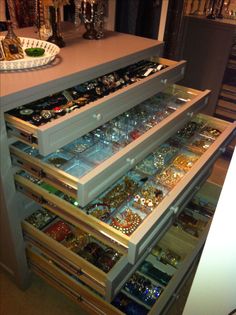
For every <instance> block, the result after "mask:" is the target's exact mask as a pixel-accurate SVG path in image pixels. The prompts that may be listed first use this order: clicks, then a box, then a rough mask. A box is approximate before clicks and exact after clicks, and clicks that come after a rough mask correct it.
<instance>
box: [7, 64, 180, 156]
mask: <svg viewBox="0 0 236 315" xmlns="http://www.w3.org/2000/svg"><path fill="white" fill-rule="evenodd" d="M160 61H161V62H162V64H164V65H167V66H168V67H167V68H165V69H163V70H161V71H160V72H157V73H155V74H153V75H152V76H150V77H147V78H145V79H143V80H141V81H138V82H136V83H134V84H132V85H130V86H127V87H124V88H123V89H121V90H118V91H116V92H114V93H112V94H110V95H108V96H105V97H103V98H101V99H99V100H97V101H95V102H91V103H89V104H87V105H86V106H84V107H82V108H80V109H78V110H75V111H73V112H71V113H69V114H67V115H65V116H62V117H60V118H58V119H56V120H54V121H52V122H49V123H47V124H45V125H43V126H40V127H35V126H33V125H32V124H29V123H27V122H24V121H23V120H21V119H19V118H15V117H13V116H11V115H9V114H5V119H6V121H7V125H8V130H9V134H12V135H14V136H15V137H17V138H18V139H20V140H21V141H24V142H26V143H28V144H30V145H33V146H38V149H39V151H40V154H42V155H47V154H50V153H52V152H54V151H55V150H57V149H58V148H60V147H62V146H63V145H66V144H67V143H69V142H71V141H73V140H75V139H77V138H78V137H80V136H82V135H84V134H86V133H88V132H89V131H91V130H93V129H95V128H97V127H98V126H100V125H102V124H104V123H105V122H107V121H108V120H110V119H112V118H114V117H116V116H117V115H119V114H121V113H123V112H124V111H126V110H128V109H130V108H132V107H133V106H135V105H136V104H137V103H140V102H142V101H144V100H145V99H147V98H149V97H151V96H153V95H154V94H156V93H157V92H158V91H161V90H163V89H164V88H165V87H166V85H167V84H170V83H174V82H176V81H177V80H180V79H182V78H183V74H184V66H185V62H183V61H181V62H173V61H170V60H167V59H160Z"/></svg>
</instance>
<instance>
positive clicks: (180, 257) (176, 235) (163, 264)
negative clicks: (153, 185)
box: [27, 183, 219, 315]
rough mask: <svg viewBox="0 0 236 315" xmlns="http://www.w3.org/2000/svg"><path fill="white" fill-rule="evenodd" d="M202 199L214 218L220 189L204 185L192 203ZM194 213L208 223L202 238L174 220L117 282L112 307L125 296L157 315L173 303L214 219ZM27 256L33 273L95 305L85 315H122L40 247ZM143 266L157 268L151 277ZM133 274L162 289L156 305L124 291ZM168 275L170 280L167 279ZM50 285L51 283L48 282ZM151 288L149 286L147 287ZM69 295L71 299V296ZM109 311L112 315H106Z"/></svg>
mask: <svg viewBox="0 0 236 315" xmlns="http://www.w3.org/2000/svg"><path fill="white" fill-rule="evenodd" d="M206 189H207V190H209V192H210V196H209V204H207V202H208V195H207V193H206ZM201 198H203V199H202V200H204V204H205V207H206V209H209V208H211V210H212V215H213V213H214V208H215V205H216V203H217V199H218V198H219V187H215V185H212V184H210V183H206V184H204V185H203V187H202V188H201V189H200V191H199V192H198V193H197V194H196V195H195V196H194V199H193V200H195V201H194V202H196V203H195V205H196V204H198V205H201V202H199V201H198V200H201ZM189 207H191V206H188V205H187V207H186V208H184V209H183V208H182V210H181V211H185V209H190V208H189ZM195 207H196V206H194V207H193V208H192V209H195ZM188 211H189V210H188ZM193 213H194V214H193V217H194V218H195V219H196V218H197V219H198V220H200V221H201V222H203V221H202V220H204V222H205V223H204V225H201V224H200V225H199V224H197V226H198V228H199V229H200V230H199V231H201V232H200V234H198V235H197V236H193V235H192V233H191V232H189V231H188V230H186V231H185V230H183V229H182V228H178V227H177V225H176V223H175V220H174V221H173V225H171V227H169V229H168V230H167V231H166V232H165V233H164V234H163V235H162V237H161V238H160V239H159V240H158V241H154V242H153V244H151V247H150V249H149V250H148V251H146V252H145V253H144V255H143V257H141V258H140V259H139V261H137V263H136V265H135V266H130V269H129V270H127V271H126V275H125V277H124V279H123V278H121V277H119V278H118V279H117V280H118V282H117V287H116V290H115V292H114V296H113V299H112V300H113V302H112V303H113V304H115V302H114V301H119V295H120V294H122V295H123V296H125V297H126V298H128V299H129V300H131V301H133V302H136V303H138V304H139V305H141V307H144V308H145V309H146V314H149V315H151V314H155V315H158V314H162V313H163V311H164V310H165V309H166V308H167V306H168V305H169V303H170V302H171V301H172V300H173V299H174V297H175V295H176V294H177V292H178V290H179V288H180V287H181V286H182V285H183V283H184V281H185V278H186V276H187V275H188V273H189V272H190V271H191V268H192V266H193V265H194V263H195V262H196V259H197V257H198V256H199V253H200V252H201V249H202V247H203V245H204V242H205V239H206V237H207V233H208V230H209V227H210V224H211V218H210V217H208V216H207V215H206V216H205V215H203V213H204V212H202V213H200V212H199V211H195V210H193ZM176 220H177V219H176ZM165 252H169V254H170V255H171V257H172V258H173V259H174V260H173V259H172V260H168V259H170V256H165V255H163V253H165ZM27 253H28V258H29V262H30V265H31V268H32V270H33V271H34V272H36V273H37V274H39V275H40V276H42V277H43V278H44V279H46V280H47V279H51V280H53V282H54V283H57V284H59V283H60V284H62V287H64V290H62V292H64V293H66V294H67V293H68V292H67V290H65V289H70V290H71V291H70V292H73V294H72V296H74V295H76V296H77V299H78V296H79V302H80V303H81V302H82V301H84V302H85V303H86V301H87V300H88V301H92V302H93V303H92V308H91V309H90V304H88V305H86V304H85V305H84V306H85V310H86V311H88V312H90V311H91V310H92V311H94V313H95V314H96V313H97V312H98V314H100V313H99V311H100V312H104V313H102V314H123V313H122V312H120V311H119V310H118V309H116V308H115V307H114V306H113V305H111V304H109V303H108V302H105V301H104V300H101V299H99V298H98V297H97V296H96V295H95V294H94V293H93V292H91V291H90V290H89V289H88V288H87V287H84V286H83V284H79V283H78V282H77V281H76V279H77V278H78V277H77V275H76V276H75V275H74V274H73V273H71V271H70V270H66V269H65V268H64V266H60V264H58V263H57V262H56V261H54V260H51V257H50V256H48V253H47V252H45V251H44V249H41V248H40V247H38V246H37V245H30V244H28V246H27ZM143 263H146V264H147V263H148V264H149V266H152V267H151V268H153V267H154V269H153V271H152V273H150V270H151V269H148V268H145V269H143V267H142V266H143ZM157 270H159V271H161V273H159V272H157V273H156V271H157ZM43 271H44V273H43ZM134 273H135V274H136V275H137V276H139V277H145V279H146V280H149V281H151V283H152V285H155V286H158V287H159V288H160V287H161V288H162V291H161V294H160V296H159V297H158V298H157V300H156V302H155V303H154V304H153V305H149V304H146V303H145V302H144V301H142V300H140V299H139V298H138V297H137V296H134V295H133V294H132V291H129V290H128V291H127V289H125V287H126V288H129V286H126V285H125V282H126V283H128V282H129V279H130V278H132V277H133V274H134ZM45 275H47V276H48V278H47V277H45ZM154 275H155V276H154ZM167 275H168V278H166V276H167ZM49 276H50V277H49ZM71 276H73V279H72V277H71ZM121 279H122V280H121ZM158 279H159V280H158ZM136 281H137V280H136ZM163 281H164V282H163ZM49 283H51V281H49ZM131 283H132V282H131ZM51 284H52V283H51ZM149 285H150V283H149V284H148V286H149ZM57 288H59V289H61V286H58V287H57ZM67 295H68V296H70V297H71V294H67ZM90 295H91V296H90ZM118 304H119V303H118ZM108 311H109V312H112V313H107V312H108ZM137 314H139V313H137Z"/></svg>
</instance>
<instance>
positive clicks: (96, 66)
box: [0, 24, 162, 110]
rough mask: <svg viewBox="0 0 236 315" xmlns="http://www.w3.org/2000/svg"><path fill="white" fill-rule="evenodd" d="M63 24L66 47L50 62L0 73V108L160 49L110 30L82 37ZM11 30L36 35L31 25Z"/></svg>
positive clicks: (153, 43) (152, 42) (155, 43)
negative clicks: (97, 37) (93, 37)
mask: <svg viewBox="0 0 236 315" xmlns="http://www.w3.org/2000/svg"><path fill="white" fill-rule="evenodd" d="M66 27H67V31H66V32H64V33H63V38H64V40H65V43H66V47H64V48H61V50H60V53H59V55H58V57H57V58H56V59H55V60H54V61H53V62H52V64H50V65H48V66H44V67H39V68H34V69H29V70H17V71H9V72H7V71H2V72H1V73H0V93H1V94H0V95H1V106H0V108H1V107H4V109H5V110H6V109H10V108H14V107H15V106H19V105H22V104H21V102H22V101H21V100H23V99H24V101H25V100H26V99H27V100H28V101H29V102H30V101H33V100H36V99H37V98H39V97H43V96H47V95H49V94H51V93H55V92H58V91H60V90H62V89H64V88H69V87H72V86H74V85H76V84H80V83H82V82H86V81H88V80H91V79H94V78H96V77H98V76H100V75H103V74H106V73H109V72H111V71H114V70H117V69H119V68H120V67H121V65H122V67H124V66H126V65H130V64H132V63H135V62H137V61H139V60H141V59H143V58H147V56H150V55H152V54H153V55H159V54H160V52H161V49H162V43H161V42H160V41H157V40H153V39H148V38H143V37H139V36H133V35H129V34H123V33H116V32H111V31H106V33H105V37H104V38H103V39H100V40H86V39H84V38H83V37H82V32H81V31H80V32H79V31H78V30H76V29H75V27H74V25H73V24H72V25H70V27H68V25H66ZM15 33H16V35H17V36H21V37H35V38H36V37H38V35H37V34H36V33H35V28H33V27H31V28H24V29H17V30H15ZM1 35H3V33H2V34H1ZM39 95H40V96H39Z"/></svg>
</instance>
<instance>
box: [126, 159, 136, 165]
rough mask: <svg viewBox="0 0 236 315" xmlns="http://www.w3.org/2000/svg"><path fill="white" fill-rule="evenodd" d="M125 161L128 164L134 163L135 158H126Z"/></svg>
mask: <svg viewBox="0 0 236 315" xmlns="http://www.w3.org/2000/svg"><path fill="white" fill-rule="evenodd" d="M126 162H127V163H129V164H130V165H134V164H135V159H131V158H127V159H126Z"/></svg>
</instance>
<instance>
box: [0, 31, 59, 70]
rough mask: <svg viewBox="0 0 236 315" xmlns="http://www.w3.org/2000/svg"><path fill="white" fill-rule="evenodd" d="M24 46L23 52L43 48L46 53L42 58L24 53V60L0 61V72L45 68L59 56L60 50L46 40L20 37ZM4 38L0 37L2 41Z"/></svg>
mask: <svg viewBox="0 0 236 315" xmlns="http://www.w3.org/2000/svg"><path fill="white" fill-rule="evenodd" d="M19 38H20V41H21V45H22V49H23V51H25V49H26V48H36V47H37V48H43V49H45V53H44V54H43V56H40V57H30V56H27V55H26V54H25V52H24V58H23V59H17V60H9V61H8V60H3V61H0V70H6V71H8V70H19V69H30V68H35V67H40V66H44V65H46V64H48V63H50V62H52V61H53V60H54V59H55V57H56V55H57V54H59V52H60V48H59V47H58V46H57V45H55V44H53V43H49V42H46V41H44V40H39V39H36V38H27V37H19ZM3 39H4V36H0V40H3Z"/></svg>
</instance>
